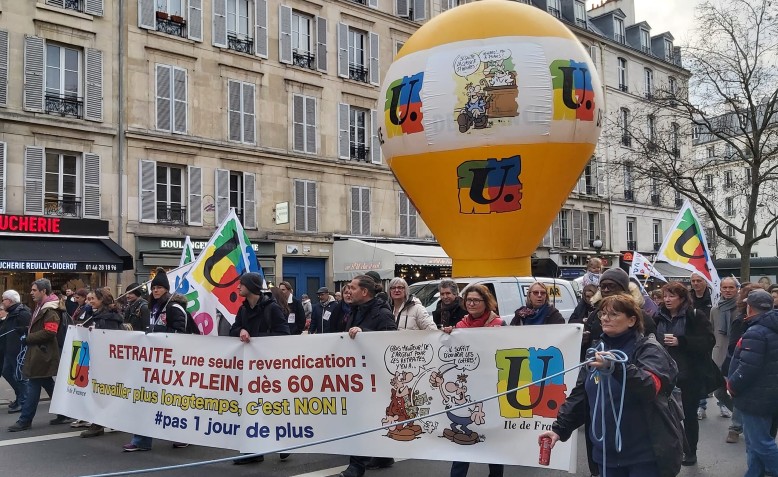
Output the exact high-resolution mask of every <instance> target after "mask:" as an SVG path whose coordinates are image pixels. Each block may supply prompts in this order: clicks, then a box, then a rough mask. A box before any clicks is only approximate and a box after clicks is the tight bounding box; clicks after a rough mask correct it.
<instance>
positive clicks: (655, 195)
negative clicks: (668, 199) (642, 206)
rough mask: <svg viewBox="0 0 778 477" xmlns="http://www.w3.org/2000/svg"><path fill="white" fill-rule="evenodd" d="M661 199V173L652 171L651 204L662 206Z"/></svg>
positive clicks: (655, 170)
mask: <svg viewBox="0 0 778 477" xmlns="http://www.w3.org/2000/svg"><path fill="white" fill-rule="evenodd" d="M660 203H661V198H660V197H659V171H658V170H657V169H652V170H651V204H652V205H660Z"/></svg>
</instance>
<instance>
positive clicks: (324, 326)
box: [308, 295, 338, 335]
mask: <svg viewBox="0 0 778 477" xmlns="http://www.w3.org/2000/svg"><path fill="white" fill-rule="evenodd" d="M337 306H338V302H337V301H335V299H334V298H332V296H330V295H328V299H327V303H324V304H322V303H321V302H319V303H317V304H315V305H314V306H313V311H312V312H311V326H309V327H308V334H310V335H316V334H321V333H332V329H331V322H330V320H331V319H332V313H333V312H334V311H335V308H336V307H337Z"/></svg>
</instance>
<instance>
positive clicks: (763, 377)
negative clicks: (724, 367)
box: [727, 310, 778, 416]
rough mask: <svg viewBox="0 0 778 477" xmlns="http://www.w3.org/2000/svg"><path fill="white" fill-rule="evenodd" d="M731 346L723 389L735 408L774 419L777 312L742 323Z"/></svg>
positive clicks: (776, 405) (777, 394)
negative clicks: (739, 335) (742, 330)
mask: <svg viewBox="0 0 778 477" xmlns="http://www.w3.org/2000/svg"><path fill="white" fill-rule="evenodd" d="M746 324H747V328H746V331H745V333H743V338H742V339H741V340H740V341H739V342H738V344H737V346H735V354H734V356H732V362H731V363H730V367H729V379H728V381H727V388H728V389H729V390H730V392H731V393H732V395H733V396H734V398H735V407H736V408H738V409H740V410H741V411H743V412H745V413H748V414H754V415H757V416H778V311H776V310H773V311H768V312H767V313H762V314H761V315H757V316H753V317H751V318H749V319H748V320H746Z"/></svg>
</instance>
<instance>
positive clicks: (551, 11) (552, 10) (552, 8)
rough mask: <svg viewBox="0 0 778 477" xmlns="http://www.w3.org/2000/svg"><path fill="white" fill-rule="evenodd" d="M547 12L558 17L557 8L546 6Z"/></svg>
mask: <svg viewBox="0 0 778 477" xmlns="http://www.w3.org/2000/svg"><path fill="white" fill-rule="evenodd" d="M548 13H550V14H552V15H554V16H555V17H557V18H560V12H559V9H558V8H554V7H548Z"/></svg>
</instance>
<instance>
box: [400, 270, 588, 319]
mask: <svg viewBox="0 0 778 477" xmlns="http://www.w3.org/2000/svg"><path fill="white" fill-rule="evenodd" d="M453 280H454V281H455V282H456V283H457V286H458V287H459V293H460V294H461V293H462V291H464V289H465V288H467V287H468V286H469V285H473V284H479V285H485V286H486V288H488V289H489V291H491V292H492V294H493V295H494V296H495V298H496V299H497V310H498V313H499V314H500V316H501V317H502V319H503V321H505V322H506V323H510V321H511V320H512V319H513V313H514V312H515V311H516V310H517V309H519V308H520V307H522V306H524V305H525V303H526V301H527V290H528V289H529V287H530V285H532V284H533V283H535V282H536V281H538V282H541V283H543V284H544V285H545V286H546V289H547V290H548V297H549V302H550V303H551V304H552V305H554V306H555V307H556V308H557V309H558V310H559V312H560V313H561V314H562V316H563V317H564V318H565V319H568V318H570V315H571V314H572V313H573V310H575V307H576V305H577V304H578V298H577V296H576V293H575V289H574V288H573V285H572V284H571V283H570V282H569V281H567V280H562V279H559V278H546V277H537V278H535V277H488V278H454V279H453ZM439 284H440V280H430V281H426V282H418V283H414V284H413V285H411V286H410V293H412V294H413V295H414V296H416V298H418V299H419V300H420V301H421V303H422V304H423V305H424V306H425V307H426V308H427V311H429V312H430V313H432V312H433V311H434V310H435V308H436V307H437V305H438V300H439V299H440V292H439V291H438V285H439Z"/></svg>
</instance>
